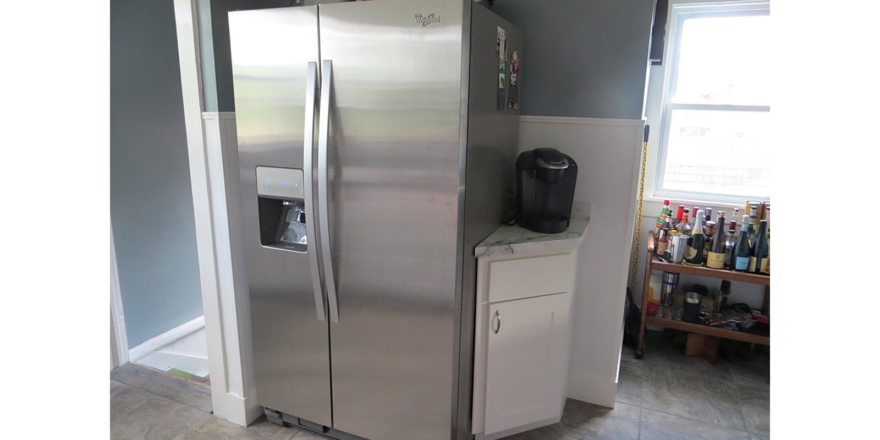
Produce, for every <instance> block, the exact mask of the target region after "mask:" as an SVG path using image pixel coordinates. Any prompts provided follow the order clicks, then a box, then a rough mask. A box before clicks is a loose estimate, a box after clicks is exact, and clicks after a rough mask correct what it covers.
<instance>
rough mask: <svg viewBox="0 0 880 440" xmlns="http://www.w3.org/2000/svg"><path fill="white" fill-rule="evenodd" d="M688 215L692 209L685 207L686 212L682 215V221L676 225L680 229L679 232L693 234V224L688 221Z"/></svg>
mask: <svg viewBox="0 0 880 440" xmlns="http://www.w3.org/2000/svg"><path fill="white" fill-rule="evenodd" d="M688 215H690V211H688V209H687V208H684V214H682V215H681V221H680V222H679V223H678V224H677V225H675V229H678V233H679V234H681V235H685V236H690V235H691V225H690V224H689V222H688Z"/></svg>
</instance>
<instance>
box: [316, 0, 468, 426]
mask: <svg viewBox="0 0 880 440" xmlns="http://www.w3.org/2000/svg"><path fill="white" fill-rule="evenodd" d="M468 3H469V2H468ZM465 4H466V3H465V2H464V1H461V2H454V1H436V0H435V1H425V0H386V1H376V2H358V3H340V4H331V5H321V6H320V22H321V26H320V38H321V57H322V59H323V60H332V68H333V72H332V73H333V75H332V83H333V84H332V94H331V95H332V96H331V97H330V109H329V111H330V113H329V115H330V117H331V119H330V131H329V139H328V143H327V148H328V150H327V153H328V158H329V160H328V170H327V172H328V179H329V180H328V188H329V190H330V191H329V194H328V197H329V206H328V207H329V208H330V209H329V214H328V216H329V227H330V229H329V232H330V234H329V235H330V243H329V245H330V247H331V248H332V252H333V263H332V264H333V269H334V272H335V276H336V290H337V292H336V293H337V295H338V306H339V322H338V323H331V324H330V338H331V344H330V346H331V354H332V356H331V358H332V359H333V367H332V369H333V417H334V428H336V429H339V430H342V431H345V432H349V433H352V434H355V435H358V436H361V437H366V438H371V439H382V440H417V439H426V440H427V439H431V440H436V439H441V438H450V437H451V435H452V426H451V423H452V421H453V419H454V417H453V406H454V400H455V399H454V397H455V396H454V390H455V386H454V385H455V381H456V374H457V372H458V370H457V357H456V353H455V347H456V345H457V336H458V334H457V330H456V326H455V321H456V320H455V318H456V292H457V291H458V289H459V288H460V286H459V282H458V281H457V280H458V279H459V278H458V277H459V274H458V273H457V271H458V265H459V261H460V252H459V250H458V247H459V245H460V244H459V243H460V238H461V237H460V234H461V228H460V214H461V212H460V209H459V202H460V191H461V180H460V178H461V171H462V170H461V167H462V165H463V164H462V161H461V157H462V153H463V151H462V149H461V146H462V143H461V136H460V134H461V131H460V126H461V118H462V117H463V115H462V112H461V108H462V89H461V88H462V55H463V53H462V36H463V20H462V17H463V8H464V5H465ZM469 7H470V6H468V8H469ZM322 87H326V85H322ZM321 111H322V112H324V111H326V110H325V109H321Z"/></svg>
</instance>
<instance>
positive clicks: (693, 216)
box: [688, 206, 700, 230]
mask: <svg viewBox="0 0 880 440" xmlns="http://www.w3.org/2000/svg"><path fill="white" fill-rule="evenodd" d="M699 210H700V207H699V206H694V209H691V216H690V220H689V222H688V224H689V225H691V229H692V230H693V229H694V224H695V223H696V222H697V211H699Z"/></svg>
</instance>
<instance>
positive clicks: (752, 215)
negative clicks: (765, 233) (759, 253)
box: [749, 205, 758, 246]
mask: <svg viewBox="0 0 880 440" xmlns="http://www.w3.org/2000/svg"><path fill="white" fill-rule="evenodd" d="M749 219H750V220H751V221H750V222H749V246H754V245H755V232H756V231H755V223H757V222H758V206H757V205H752V206H751V207H749Z"/></svg>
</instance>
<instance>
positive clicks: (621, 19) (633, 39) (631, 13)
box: [492, 0, 654, 119]
mask: <svg viewBox="0 0 880 440" xmlns="http://www.w3.org/2000/svg"><path fill="white" fill-rule="evenodd" d="M492 10H493V11H494V12H495V13H496V14H498V15H500V16H502V17H504V18H505V19H506V20H507V21H509V22H511V23H513V24H514V25H516V26H517V27H519V28H520V29H522V31H523V33H524V34H525V39H526V43H525V48H524V49H523V52H524V55H523V65H522V66H523V67H522V68H523V77H522V80H523V85H522V88H521V90H522V98H521V102H522V114H523V115H533V116H571V117H586V118H620V119H641V118H642V108H643V103H644V97H645V87H646V79H647V73H648V48H649V43H650V38H651V23H652V17H653V12H654V0H496V2H495V5H494V6H493V7H492Z"/></svg>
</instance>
